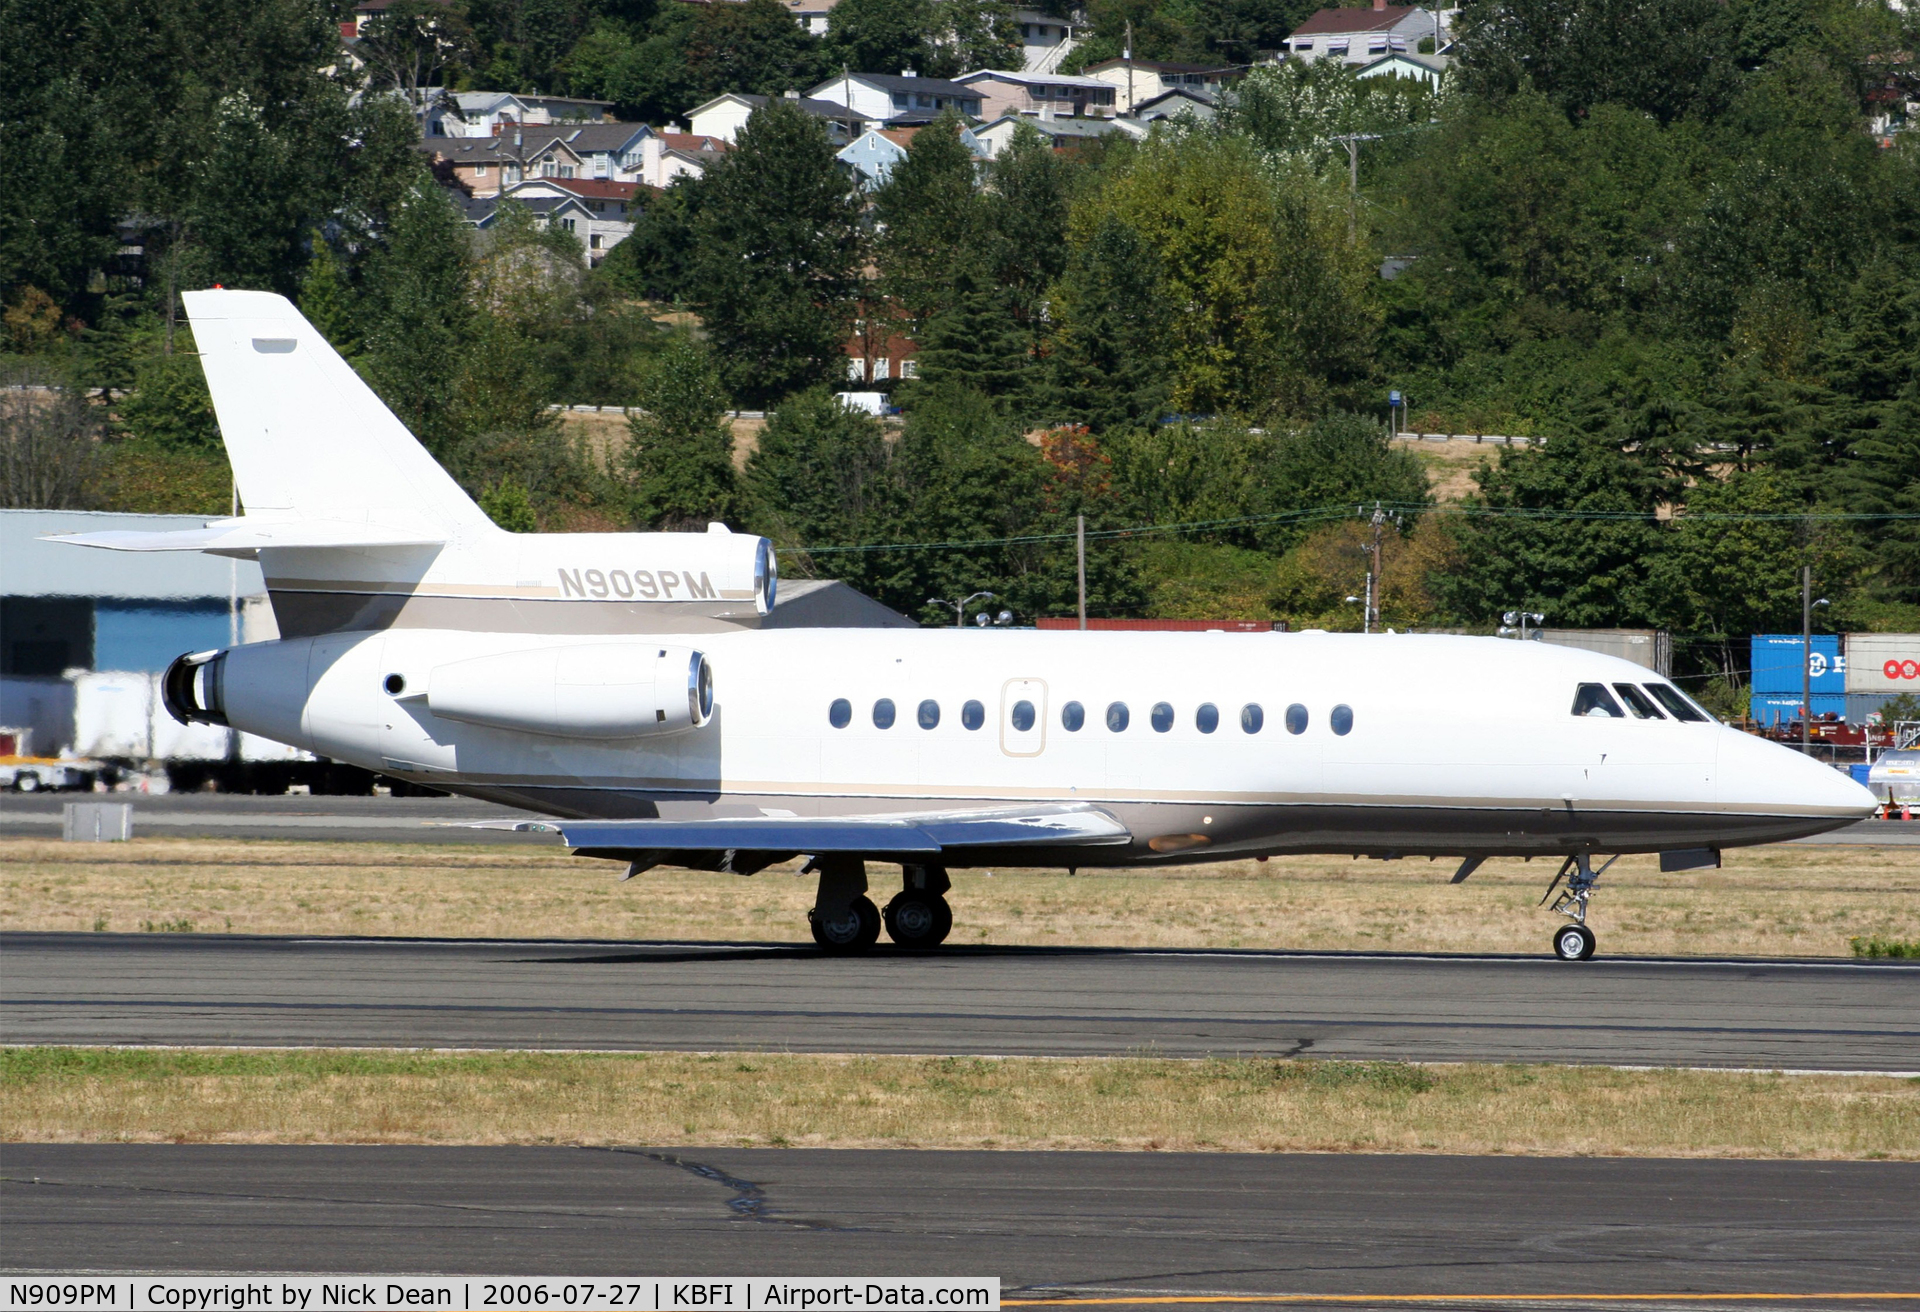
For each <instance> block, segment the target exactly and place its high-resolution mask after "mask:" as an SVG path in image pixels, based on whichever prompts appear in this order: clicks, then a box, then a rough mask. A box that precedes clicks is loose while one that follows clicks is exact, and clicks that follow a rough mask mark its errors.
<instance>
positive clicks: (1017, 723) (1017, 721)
mask: <svg viewBox="0 0 1920 1312" xmlns="http://www.w3.org/2000/svg"><path fill="white" fill-rule="evenodd" d="M1009 718H1010V719H1011V720H1012V722H1013V728H1014V732H1016V733H1025V732H1026V731H1027V730H1029V729H1031V728H1033V703H1032V702H1030V701H1027V700H1025V699H1024V698H1023V699H1022V700H1020V701H1017V702H1015V703H1014V704H1013V714H1012V715H1011V716H1010V717H1009Z"/></svg>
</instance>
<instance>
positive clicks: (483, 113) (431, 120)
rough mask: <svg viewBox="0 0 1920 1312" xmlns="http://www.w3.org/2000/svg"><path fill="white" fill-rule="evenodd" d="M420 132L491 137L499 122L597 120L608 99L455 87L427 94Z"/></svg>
mask: <svg viewBox="0 0 1920 1312" xmlns="http://www.w3.org/2000/svg"><path fill="white" fill-rule="evenodd" d="M429 101H430V103H429V106H428V109H427V114H426V121H425V122H424V123H423V124H422V125H421V135H422V136H428V137H491V136H493V135H495V134H496V133H497V132H499V130H500V128H501V126H502V125H504V124H507V123H519V124H521V125H522V126H528V125H537V126H541V127H545V126H548V125H550V124H554V123H600V122H603V121H604V120H605V119H606V116H607V110H608V109H610V108H611V107H612V105H613V102H612V101H611V100H581V99H578V98H576V97H571V96H531V95H513V94H511V93H509V92H505V91H456V92H454V93H453V94H452V95H446V94H444V93H443V94H440V95H435V96H431V97H430V98H429Z"/></svg>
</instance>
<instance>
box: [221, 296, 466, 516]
mask: <svg viewBox="0 0 1920 1312" xmlns="http://www.w3.org/2000/svg"><path fill="white" fill-rule="evenodd" d="M184 299H185V301H186V306H187V315H188V317H189V318H190V319H191V320H192V321H193V339H194V342H195V343H196V344H197V345H198V347H199V349H200V363H201V365H202V366H203V367H204V368H205V370H206V374H207V387H208V389H209V390H210V391H211V392H212V394H213V408H214V411H215V413H216V414H218V416H219V419H220V433H221V436H222V437H223V438H224V439H225V441H226V444H227V458H228V459H229V460H230V461H232V463H233V473H234V478H235V479H236V480H237V481H238V483H239V485H240V498H241V500H242V501H243V502H244V503H245V506H246V511H247V516H248V518H249V519H253V518H255V517H259V518H263V519H269V520H308V519H314V520H319V519H324V520H334V521H340V520H347V521H364V522H366V523H368V524H377V525H383V526H387V527H395V528H399V527H415V528H426V529H431V530H434V531H435V532H436V533H437V534H438V535H439V536H441V537H443V538H447V539H458V538H472V537H475V536H477V535H484V534H492V533H496V532H498V531H499V530H497V529H496V528H495V527H494V525H493V522H492V521H491V520H489V519H488V518H487V516H486V514H485V513H484V512H483V511H482V510H481V509H480V507H478V506H477V505H475V504H474V503H473V499H472V498H471V497H469V496H468V495H467V494H466V493H465V492H464V491H462V490H461V488H460V485H459V484H458V483H456V482H454V481H453V479H452V477H451V476H450V475H449V474H448V473H447V471H446V470H444V469H442V468H441V467H440V465H439V463H438V462H436V461H435V460H434V458H433V457H432V456H430V455H428V454H427V450H426V448H425V447H423V446H421V445H420V443H419V442H418V441H417V440H416V439H415V438H414V436H413V434H412V433H409V432H408V431H407V429H406V426H405V425H404V424H402V423H401V422H400V421H399V419H397V418H396V417H395V416H394V413H393V412H392V411H391V410H389V409H387V407H386V405H385V404H384V403H383V402H382V401H381V400H380V398H379V397H378V396H376V395H374V392H373V389H372V388H370V387H368V386H367V384H366V383H365V382H364V381H363V380H362V379H361V377H360V375H359V374H357V373H355V372H354V371H353V368H352V366H350V365H349V364H348V363H347V362H346V361H345V360H342V359H341V358H340V356H339V353H338V352H336V351H335V350H334V349H333V347H332V346H331V345H329V344H328V342H327V339H326V338H324V337H322V336H321V335H320V333H319V332H318V331H316V330H315V329H314V327H313V325H312V324H310V323H308V322H307V321H306V318H305V317H304V316H303V315H301V313H300V312H299V311H298V310H296V309H295V308H294V307H293V304H292V303H291V302H290V301H288V300H287V298H286V297H284V296H276V295H274V294H273V293H271V292H243V291H204V292H188V293H186V295H185V298H184Z"/></svg>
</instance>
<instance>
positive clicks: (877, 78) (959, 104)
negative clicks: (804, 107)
mask: <svg viewBox="0 0 1920 1312" xmlns="http://www.w3.org/2000/svg"><path fill="white" fill-rule="evenodd" d="M807 94H808V95H809V96H811V97H813V98H815V99H819V100H830V101H834V102H836V103H838V104H841V105H845V106H846V107H847V108H848V109H850V110H852V111H853V112H854V113H855V114H857V115H859V117H860V119H861V120H862V122H864V123H866V124H868V125H869V126H871V125H878V124H888V125H892V126H900V125H903V124H907V123H926V122H931V121H932V120H933V119H934V118H936V117H937V116H938V115H940V114H941V113H942V112H944V111H946V110H949V109H951V110H957V111H958V112H960V113H961V114H964V115H965V116H967V117H968V118H979V117H980V110H981V104H982V101H983V99H984V97H982V96H981V94H980V93H979V92H978V91H975V90H974V89H973V88H972V87H964V86H961V85H960V84H959V83H958V82H949V81H947V80H946V79H944V78H937V77H916V76H915V75H914V73H913V71H912V70H911V69H908V70H907V71H905V72H902V73H900V74H899V75H898V76H895V75H894V74H891V73H842V74H841V75H840V76H839V77H836V78H832V79H829V80H828V81H825V82H822V83H821V84H820V85H819V86H817V87H814V88H813V89H812V90H810V91H809V92H807Z"/></svg>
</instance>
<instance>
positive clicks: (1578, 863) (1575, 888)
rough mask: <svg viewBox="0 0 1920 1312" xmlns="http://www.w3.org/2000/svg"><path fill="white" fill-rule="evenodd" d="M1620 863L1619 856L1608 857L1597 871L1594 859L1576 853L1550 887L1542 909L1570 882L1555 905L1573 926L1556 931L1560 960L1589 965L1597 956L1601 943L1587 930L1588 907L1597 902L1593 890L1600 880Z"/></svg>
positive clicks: (1568, 859)
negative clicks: (1594, 952)
mask: <svg viewBox="0 0 1920 1312" xmlns="http://www.w3.org/2000/svg"><path fill="white" fill-rule="evenodd" d="M1619 859H1620V858H1619V856H1618V855H1614V856H1611V857H1608V858H1607V864H1606V865H1604V866H1601V867H1600V868H1599V869H1598V870H1595V869H1594V868H1593V858H1592V857H1591V856H1589V855H1588V854H1587V853H1585V852H1575V853H1574V854H1573V855H1572V856H1570V857H1568V858H1567V859H1566V862H1565V863H1564V864H1563V865H1561V867H1560V871H1559V873H1558V874H1556V875H1554V877H1553V882H1552V883H1550V884H1548V885H1547V891H1546V892H1545V893H1544V894H1543V895H1542V896H1541V898H1540V905H1541V906H1545V905H1546V904H1547V899H1548V898H1550V897H1552V896H1553V891H1554V890H1555V889H1556V888H1559V887H1560V881H1561V880H1562V879H1564V880H1566V881H1567V886H1566V888H1565V889H1563V890H1561V893H1560V897H1559V898H1558V900H1556V901H1555V902H1554V904H1553V909H1554V910H1555V911H1557V912H1558V913H1559V914H1561V915H1563V916H1565V917H1566V918H1567V919H1568V920H1571V921H1572V922H1573V923H1572V924H1571V925H1562V926H1561V927H1560V928H1559V929H1557V930H1555V931H1554V935H1553V955H1554V956H1556V957H1558V958H1560V960H1562V961H1586V960H1587V959H1588V958H1590V957H1592V956H1593V949H1594V945H1595V944H1596V942H1597V941H1598V940H1596V939H1595V938H1594V935H1593V931H1592V930H1590V929H1588V928H1587V903H1588V902H1590V901H1591V900H1592V899H1593V886H1594V885H1595V884H1596V883H1598V882H1599V880H1600V876H1602V875H1604V874H1606V873H1607V871H1608V870H1609V869H1610V868H1611V867H1612V865H1613V863H1614V862H1615V861H1618V860H1619Z"/></svg>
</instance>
